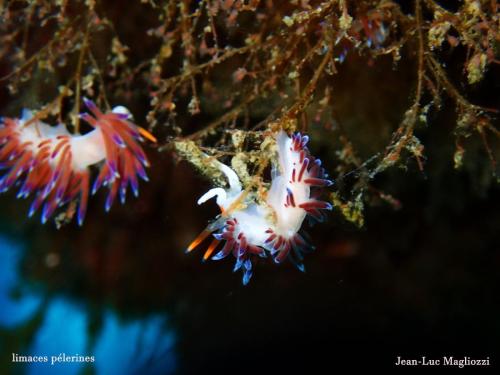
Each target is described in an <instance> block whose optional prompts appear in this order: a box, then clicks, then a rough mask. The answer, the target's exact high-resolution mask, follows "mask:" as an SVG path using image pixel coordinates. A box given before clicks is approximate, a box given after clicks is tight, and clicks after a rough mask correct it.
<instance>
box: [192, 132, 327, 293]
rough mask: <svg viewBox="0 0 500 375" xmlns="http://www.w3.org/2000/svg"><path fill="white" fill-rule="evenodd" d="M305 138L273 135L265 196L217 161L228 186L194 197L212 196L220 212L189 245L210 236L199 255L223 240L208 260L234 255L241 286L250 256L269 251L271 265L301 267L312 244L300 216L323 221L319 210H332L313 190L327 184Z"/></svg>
mask: <svg viewBox="0 0 500 375" xmlns="http://www.w3.org/2000/svg"><path fill="white" fill-rule="evenodd" d="M308 140H309V138H308V137H307V136H302V135H301V134H300V133H296V134H294V135H292V137H289V136H288V135H287V134H286V133H285V132H284V131H280V132H279V133H278V134H277V136H276V144H277V157H276V158H275V160H274V161H273V168H272V173H271V174H272V176H271V186H270V188H269V191H268V192H267V198H266V199H265V200H264V201H263V202H262V200H260V199H257V197H256V196H255V194H253V193H252V192H247V191H244V190H243V189H242V186H241V183H240V181H239V178H238V176H237V175H236V173H235V172H234V171H233V170H232V169H231V168H229V167H228V166H226V165H224V164H222V163H220V162H217V165H218V167H219V169H220V170H221V172H223V173H224V174H225V176H226V177H227V180H228V184H229V187H228V188H227V189H223V188H221V187H217V188H214V189H211V190H209V191H208V192H207V193H205V194H204V195H203V196H202V197H201V198H200V199H199V200H198V204H202V203H205V202H206V201H207V200H209V199H211V198H213V197H215V198H216V202H217V204H218V205H219V206H220V208H221V211H222V213H221V215H220V216H219V217H218V218H217V219H216V220H215V221H214V222H212V223H211V224H210V225H209V226H208V227H207V228H206V229H205V230H204V231H203V232H202V233H201V234H200V235H199V236H198V237H197V238H196V239H195V240H194V241H193V242H192V243H191V245H190V246H189V247H188V249H187V251H191V250H193V249H194V248H196V247H197V246H198V245H199V244H200V243H201V242H202V241H203V240H204V239H205V238H206V237H208V236H209V235H210V234H213V237H214V239H213V240H212V242H211V244H210V245H209V247H208V249H207V251H206V252H205V255H204V257H203V258H204V259H205V260H206V259H208V258H210V257H211V256H212V253H213V252H214V251H215V250H216V248H217V247H218V246H219V243H220V242H225V243H224V245H223V247H222V249H221V250H219V251H218V252H217V253H216V254H215V255H213V256H212V257H211V258H212V259H213V260H219V259H223V258H225V257H226V256H228V255H229V254H232V255H233V256H234V257H235V258H236V264H235V267H234V270H235V271H236V270H239V269H241V270H242V271H243V284H247V283H248V282H249V281H250V278H251V276H252V270H253V266H252V258H253V257H254V256H256V255H257V256H259V257H266V256H267V255H268V254H270V255H271V257H272V258H273V259H274V261H275V262H276V263H281V262H282V261H284V260H285V259H290V260H291V261H292V262H293V263H294V264H295V265H296V266H297V267H298V268H299V269H300V270H302V271H303V270H304V266H303V254H304V253H305V252H308V251H311V250H313V247H312V246H311V245H310V244H309V243H308V242H307V241H306V240H305V239H304V236H303V235H302V234H300V233H299V232H300V230H301V227H302V224H303V221H304V219H305V218H306V217H307V216H308V215H309V216H311V217H312V218H314V219H316V220H318V221H322V220H323V211H324V210H331V209H332V206H331V204H330V203H328V202H324V201H321V200H318V199H316V198H314V197H313V195H312V194H311V192H312V189H315V188H322V187H325V186H330V185H331V184H332V181H330V180H328V179H327V177H328V176H327V175H326V174H325V171H324V169H323V168H322V166H321V162H320V161H319V159H315V158H314V157H313V156H311V155H310V153H309V150H308V149H307V146H306V145H307V142H308Z"/></svg>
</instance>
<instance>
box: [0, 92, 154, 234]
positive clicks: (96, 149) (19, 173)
mask: <svg viewBox="0 0 500 375" xmlns="http://www.w3.org/2000/svg"><path fill="white" fill-rule="evenodd" d="M84 101H85V105H86V107H87V108H88V109H89V111H90V113H91V114H90V113H84V114H81V115H80V118H81V119H83V120H85V121H86V122H87V123H88V124H89V125H90V126H91V127H92V128H93V130H91V131H90V132H88V133H86V134H83V135H81V134H71V133H70V132H69V131H68V130H67V128H66V126H65V125H64V124H58V125H57V126H51V125H49V124H46V123H44V122H42V121H40V120H38V119H37V118H36V117H34V116H33V114H32V112H31V111H29V110H23V114H22V116H21V118H19V119H17V118H2V120H1V121H0V168H1V169H5V170H6V171H7V172H6V173H5V174H4V175H3V176H2V177H1V178H0V192H5V191H7V190H8V189H9V188H10V187H12V186H13V185H16V186H18V187H19V191H18V194H17V197H18V198H27V197H28V196H30V195H33V196H34V200H33V203H32V204H31V207H30V209H29V216H30V217H31V216H33V214H34V213H35V212H36V211H37V210H38V209H39V208H40V207H42V206H43V208H42V215H41V221H42V223H45V222H46V221H47V220H48V219H49V218H50V217H51V216H52V215H53V214H54V212H55V211H56V210H57V209H59V208H61V207H63V206H65V205H67V204H68V203H69V202H72V201H78V210H77V215H76V216H77V221H78V224H79V225H82V223H83V220H84V218H85V213H86V210H87V202H88V198H89V192H90V193H91V194H92V195H93V194H95V192H96V191H97V190H98V189H99V188H100V187H102V186H107V187H108V189H109V193H108V196H107V199H106V203H105V209H106V211H108V210H109V209H110V207H111V205H112V204H113V201H114V200H115V197H116V196H117V194H119V195H120V200H121V202H122V203H124V202H125V197H126V193H127V188H128V186H129V185H130V187H131V188H132V192H133V193H134V195H135V196H137V195H138V192H139V190H138V188H139V187H138V177H139V178H141V179H143V180H145V181H147V180H148V178H147V175H146V172H145V169H144V167H147V166H149V162H148V159H147V157H146V155H145V153H144V150H143V149H142V147H141V145H140V142H143V141H144V138H147V139H149V140H151V141H152V142H155V141H156V140H155V138H154V137H153V136H152V135H151V134H150V133H149V132H147V131H146V130H145V129H142V128H141V127H139V126H137V125H135V124H134V123H132V122H131V114H130V112H129V111H128V110H127V109H126V108H125V107H122V106H118V107H115V108H113V110H112V111H110V112H107V113H103V112H101V111H100V110H99V109H98V108H97V106H96V105H95V104H94V103H93V102H92V101H90V100H88V99H84ZM92 166H96V167H97V168H98V169H99V172H98V175H97V178H96V179H95V181H94V183H93V185H92V189H90V179H91V167H92Z"/></svg>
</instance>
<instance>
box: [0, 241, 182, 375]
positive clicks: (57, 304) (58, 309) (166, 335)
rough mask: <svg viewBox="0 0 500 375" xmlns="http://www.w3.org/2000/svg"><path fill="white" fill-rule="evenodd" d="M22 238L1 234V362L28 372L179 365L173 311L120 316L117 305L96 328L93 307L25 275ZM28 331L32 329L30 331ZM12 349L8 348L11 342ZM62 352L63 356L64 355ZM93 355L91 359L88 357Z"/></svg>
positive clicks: (160, 369)
mask: <svg viewBox="0 0 500 375" xmlns="http://www.w3.org/2000/svg"><path fill="white" fill-rule="evenodd" d="M24 251H26V248H25V247H24V245H23V243H20V242H19V240H14V239H12V238H9V237H7V236H6V235H3V234H0V259H1V261H0V329H1V330H2V333H4V335H5V337H13V338H15V339H12V340H9V341H8V346H9V347H11V348H12V347H13V346H15V345H16V346H18V349H17V351H15V352H11V353H2V355H4V357H5V358H4V359H7V357H10V363H2V366H3V367H2V368H4V369H6V370H7V371H9V372H13V373H26V374H65V375H71V374H81V373H95V374H134V373H144V372H147V373H150V374H154V373H157V374H169V373H173V372H174V371H175V369H176V365H177V363H176V356H175V351H174V345H175V341H176V334H175V331H174V330H173V328H172V326H171V325H170V323H169V319H168V316H166V315H165V314H156V315H150V316H146V317H144V318H141V319H128V320H123V319H120V318H119V316H118V315H117V314H116V313H115V312H114V311H113V310H112V309H110V308H109V309H107V310H106V311H105V312H104V314H103V319H102V323H101V325H100V327H99V329H98V330H97V331H95V330H92V327H91V326H90V324H89V323H90V321H91V319H90V318H89V316H88V314H89V313H88V309H87V308H86V307H85V306H83V305H82V303H81V302H80V303H79V302H76V301H72V300H69V299H68V297H66V296H63V295H57V294H55V295H52V294H51V295H50V297H49V296H48V294H47V293H46V292H45V291H44V290H43V288H42V287H40V286H37V285H33V284H32V283H28V282H26V280H24V279H23V276H22V273H21V272H20V260H21V257H22V255H23V252H24ZM26 331H32V332H33V333H32V334H28V335H26ZM7 349H8V348H7ZM16 354H17V356H19V355H24V356H28V355H30V356H46V357H47V363H20V362H15V361H13V359H14V358H15V357H16ZM61 354H64V355H66V356H78V355H79V356H82V357H85V356H88V357H90V356H93V357H94V362H88V363H86V362H84V360H82V362H74V363H71V362H64V363H61V362H57V361H56V362H55V363H54V364H52V363H51V362H52V356H54V357H58V356H59V355H61ZM61 357H62V356H61ZM89 360H91V359H89Z"/></svg>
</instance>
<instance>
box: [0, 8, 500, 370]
mask: <svg viewBox="0 0 500 375" xmlns="http://www.w3.org/2000/svg"><path fill="white" fill-rule="evenodd" d="M103 3H104V4H105V5H102V7H103V8H104V9H105V11H106V12H107V13H106V14H107V15H108V16H109V18H110V19H113V20H114V22H115V26H116V29H117V30H118V32H119V33H120V35H122V37H123V40H124V41H125V42H124V43H125V44H127V45H131V46H134V45H135V46H141V48H137V51H132V52H130V55H131V57H130V58H131V60H132V61H133V62H134V63H139V62H140V61H142V59H143V58H144V55H146V54H147V52H148V51H150V50H153V49H155V48H157V47H158V46H157V45H156V44H155V43H153V42H148V41H143V39H144V35H143V34H139V33H137V30H135V29H136V27H138V26H134V25H143V24H148V22H150V21H151V19H154V16H155V11H154V10H151V9H149V8H148V9H149V10H148V11H147V12H146V11H145V12H144V13H140V12H139V11H138V7H140V6H141V5H138V4H136V5H134V6H131V7H130V8H127V9H126V10H122V9H121V8H120V7H117V6H116V5H113V4H112V3H113V2H103ZM195 3H196V2H195ZM360 3H361V2H360ZM362 3H370V2H362ZM399 3H404V2H399ZM411 3H412V4H413V3H414V2H411ZM440 3H441V4H451V5H449V6H450V8H449V9H452V10H453V11H455V10H458V9H459V8H458V5H456V4H455V3H457V2H440ZM458 3H460V2H458ZM0 4H3V3H0ZM191 5H192V6H193V7H194V5H193V4H191ZM2 6H3V5H2ZM412 6H413V5H412ZM412 6H408V9H410V10H411V9H413V8H412ZM447 6H448V5H447ZM287 7H288V5H287V6H283V9H281V10H280V12H282V13H283V14H288V13H290V10H289V9H288V8H287ZM402 7H403V10H404V12H406V13H408V12H410V10H408V9H406V8H405V7H404V5H402ZM99 11H102V10H101V9H100V10H99ZM122 11H126V13H127V17H121V12H122ZM280 14H281V13H280ZM424 16H425V14H424ZM246 22H251V20H250V21H246ZM148 25H149V24H148ZM240 26H241V29H242V30H243V31H244V30H245V27H248V28H249V27H250V26H248V24H247V23H245V20H244V19H243V20H241V25H240ZM140 28H141V30H143V29H145V28H146V27H145V26H140ZM238 32H240V31H238ZM238 32H234V34H236V36H234V35H233V34H231V33H228V35H224V34H222V36H220V35H219V37H220V38H221V39H223V40H224V41H225V42H228V44H229V41H233V39H231V38H236V39H242V37H241V36H240V35H239V34H238ZM40 38H42V37H41V36H40ZM109 39H110V38H109V37H107V38H102V40H101V39H100V38H99V36H98V35H96V36H95V38H94V40H93V42H94V44H95V46H96V47H95V48H96V50H99V49H101V50H102V49H104V47H103V46H105V45H107V43H108V42H109ZM31 42H32V43H33V44H34V45H35V46H36V45H37V43H41V42H40V40H38V39H36V40H34V41H31ZM31 42H30V43H31ZM42 42H43V38H42ZM141 43H143V44H141ZM496 43H497V44H498V41H497V42H496ZM410 49H411V48H410ZM0 52H2V51H0ZM7 52H8V51H7ZM7 52H5V51H3V52H2V54H0V55H1V56H2V61H1V62H0V76H4V75H6V74H8V73H9V72H11V71H12V66H13V65H12V62H11V61H10V60H9V59H8V58H6V57H5V56H7V55H8V53H7ZM407 52H408V51H407ZM134 53H136V55H134ZM175 53H176V50H175V48H174V51H173V54H174V60H175ZM177 53H178V51H177ZM466 54H467V52H466V51H465V48H463V49H462V50H458V52H457V51H455V52H450V51H448V50H447V51H445V53H444V55H446V56H445V57H446V62H447V64H448V65H447V66H448V67H449V70H450V75H451V76H452V77H453V78H456V77H461V74H463V72H462V65H463V59H464V56H465V55H466ZM169 56H170V55H169ZM443 59H444V57H443ZM179 60H180V58H179ZM175 63H176V62H175V61H174V62H172V63H171V64H174V65H175ZM177 63H178V61H177ZM239 63H240V62H239V61H236V62H231V63H230V64H226V65H222V66H220V67H219V68H218V70H217V71H216V73H214V75H213V76H211V77H210V78H211V79H213V80H214V82H215V83H218V82H219V81H222V84H221V85H220V86H217V85H215V86H216V88H217V89H219V90H220V92H221V94H220V95H221V97H224V95H226V94H227V92H231V91H232V90H236V89H239V86H238V84H237V83H235V82H234V81H231V80H229V83H228V82H226V81H224V77H225V76H228V77H229V76H231V75H232V74H233V73H234V70H235V68H236V67H237V66H238V64H239ZM168 64H170V62H169V63H168ZM168 64H167V65H168ZM398 64H399V65H398V68H397V69H395V67H394V62H393V60H392V58H391V57H390V56H380V57H378V60H377V61H376V63H374V61H372V60H371V59H370V58H368V57H367V56H366V55H363V54H354V53H353V54H350V55H348V56H347V58H346V60H345V62H344V64H342V65H339V66H337V70H338V71H337V73H336V75H335V76H334V77H333V78H331V80H332V82H333V83H332V87H334V88H335V90H336V91H335V94H336V95H338V99H336V100H335V104H334V105H333V107H334V109H335V112H336V115H338V117H340V118H341V119H342V122H343V126H344V127H345V130H346V132H347V133H348V134H349V136H350V137H351V139H352V141H353V143H354V144H355V145H356V146H357V147H359V149H360V150H361V151H360V155H361V157H362V159H363V160H366V159H368V158H369V157H370V156H371V155H373V154H375V153H376V152H379V151H380V150H384V146H385V145H386V144H387V143H388V142H389V140H390V139H391V132H393V131H394V130H395V129H396V128H397V124H398V121H400V120H401V118H402V117H403V115H404V114H405V111H406V110H407V108H408V106H409V104H411V101H412V94H411V93H412V92H413V91H414V86H411V87H409V85H410V84H409V82H413V81H412V80H414V78H415V77H414V71H415V69H414V68H415V65H416V61H415V56H411V54H410V55H407V56H406V55H404V54H403V57H402V60H401V61H400V62H399V63H398ZM70 65H71V64H70ZM168 66H170V65H168ZM61 75H62V76H63V75H64V74H61ZM59 78H60V77H59ZM328 79H330V78H328ZM325 80H326V79H325ZM457 81H458V79H457ZM231 82H232V83H231ZM328 82H330V81H328ZM135 84H137V87H135V86H134V84H131V87H129V91H127V92H125V93H124V92H121V91H120V93H119V94H117V95H116V96H117V97H118V99H120V100H117V104H125V105H127V106H129V108H130V109H131V111H132V112H133V114H134V117H135V118H136V119H142V121H141V122H142V123H145V122H146V120H144V119H146V118H147V116H148V110H149V107H148V105H149V104H148V103H149V102H148V99H147V96H146V99H144V97H143V96H141V95H140V94H139V93H140V92H141V91H140V90H144V86H141V85H140V83H139V84H138V83H135ZM46 86H47V87H49V88H50V89H54V87H55V86H56V85H55V84H54V83H50V82H49V83H47V82H46V77H45V76H39V75H36V74H35V75H34V78H33V79H32V80H31V81H29V82H28V83H27V84H26V86H25V88H24V90H21V91H20V92H19V93H18V94H17V95H14V94H13V93H12V92H11V91H9V90H8V89H7V87H6V85H3V84H2V86H0V113H2V115H6V116H7V115H8V116H18V115H19V113H20V111H21V109H22V108H23V107H29V106H36V105H37V104H40V103H43V102H45V101H47V100H48V98H47V97H48V96H50V94H49V93H50V92H51V91H50V89H47V87H46ZM458 87H460V89H461V90H463V91H464V92H466V94H467V95H468V98H471V101H472V102H475V103H484V105H485V106H487V107H489V108H494V109H498V108H500V97H499V95H498V92H500V76H499V68H498V64H496V65H495V64H492V65H491V67H490V68H489V69H488V70H487V71H485V72H484V79H483V80H482V81H481V82H480V83H478V84H477V85H475V86H474V87H472V88H470V87H468V86H467V87H465V85H463V86H461V85H460V84H458ZM208 91H210V90H208ZM211 92H212V91H211ZM205 94H206V93H205ZM205 94H204V92H203V91H200V94H199V95H200V96H201V107H202V108H203V111H201V112H200V113H196V114H193V113H189V111H184V112H181V111H180V112H179V113H178V114H176V116H175V122H176V124H181V127H182V131H183V132H184V133H183V134H193V133H195V132H197V131H199V130H200V129H202V128H203V126H205V125H206V124H210V123H211V121H213V120H214V119H217V118H218V116H220V115H221V114H222V115H223V114H224V111H225V110H226V109H225V108H222V107H221V106H216V105H213V103H214V101H222V100H221V99H220V97H219V98H215V99H214V98H213V97H211V96H210V95H208V94H206V97H204V95H205ZM278 96H279V95H278V94H275V95H274V94H269V96H266V97H264V98H263V99H262V100H261V101H259V102H258V103H257V106H256V107H257V108H254V109H255V110H254V111H253V112H251V113H249V114H248V117H247V121H249V123H250V125H248V127H249V128H250V127H251V126H254V125H256V124H260V123H261V122H262V121H263V120H264V118H266V115H267V114H268V113H271V112H272V111H273V105H275V103H276V102H277V100H278V99H277V97H278ZM427 99H428V98H427ZM442 99H443V101H442V103H441V104H440V110H439V111H437V110H436V111H433V110H432V111H431V112H430V114H429V117H428V123H427V124H426V125H425V126H421V127H418V128H416V130H415V134H416V135H417V136H418V137H419V139H420V140H421V141H422V143H423V144H425V162H424V168H423V170H421V169H420V167H419V163H417V161H415V160H414V159H411V160H410V161H408V162H405V163H402V165H398V166H397V167H394V168H388V169H387V170H384V171H383V173H379V174H376V175H375V176H374V177H373V179H372V180H371V181H370V188H369V189H372V190H370V191H375V190H376V191H377V192H383V193H384V194H385V196H389V197H391V199H392V197H395V198H394V200H397V204H394V205H390V204H386V203H384V202H383V201H382V200H380V199H378V200H370V203H368V202H367V203H366V206H365V207H364V209H363V215H364V224H363V225H362V226H361V227H358V226H356V225H354V224H353V223H351V222H349V221H348V220H346V218H345V217H344V216H343V215H342V214H340V213H339V209H338V208H334V210H333V212H332V213H330V214H329V215H328V219H327V220H326V221H325V222H324V223H320V224H316V225H314V226H312V227H307V228H306V230H307V232H308V234H309V235H310V237H311V239H312V243H313V244H314V246H315V247H316V250H315V251H314V252H313V253H311V254H309V255H308V256H307V257H306V259H305V267H306V272H305V273H302V272H299V271H298V270H297V269H296V268H294V267H293V265H292V264H290V263H288V262H287V263H284V264H281V265H279V266H276V265H274V264H272V262H264V261H262V262H259V263H258V264H256V269H255V272H254V276H253V278H252V281H251V282H250V284H249V285H248V286H243V285H242V283H241V275H240V274H239V273H232V272H231V270H232V263H231V262H229V261H219V262H202V261H201V258H202V252H201V251H194V252H193V253H190V254H185V249H186V247H187V246H188V245H189V243H190V242H191V241H192V240H193V239H194V238H195V237H196V236H197V235H198V234H199V232H200V231H201V230H203V228H205V227H206V225H207V223H208V222H209V221H210V220H211V219H213V218H214V217H215V216H216V215H217V213H218V210H217V207H216V205H215V204H213V203H211V204H205V205H203V206H198V205H197V204H196V201H197V199H198V198H199V197H200V196H201V195H202V194H203V193H205V192H206V191H207V190H208V189H210V188H212V187H213V185H212V183H211V182H210V181H209V180H208V179H207V178H206V177H205V176H203V174H202V173H200V171H198V170H196V169H195V168H193V166H192V165H191V164H189V163H188V162H186V161H185V160H181V158H179V157H178V155H177V154H176V153H175V150H173V149H171V148H166V149H165V150H159V149H158V148H156V147H146V146H145V150H146V152H147V154H148V157H149V159H150V161H151V168H149V169H148V176H149V182H148V183H141V186H140V189H141V192H140V195H139V197H138V198H130V199H128V201H127V202H126V204H125V205H120V204H115V205H114V206H113V208H112V209H111V211H110V212H109V213H105V212H104V209H103V206H104V201H105V194H103V193H97V194H96V196H95V197H93V199H91V200H90V201H89V209H88V212H87V216H86V220H85V222H84V224H83V226H82V227H79V226H78V225H77V224H76V223H74V222H71V223H69V224H67V225H63V226H62V227H61V228H56V226H55V225H54V223H53V222H48V223H47V224H45V225H42V224H41V222H40V218H39V217H38V216H35V217H33V218H30V219H28V218H27V213H28V210H29V204H30V202H28V201H26V200H18V199H16V191H14V190H11V191H8V192H6V193H3V194H1V195H0V374H198V373H207V374H211V373H215V372H220V373H236V372H237V373H244V374H245V373H271V372H276V373H284V372H291V373H296V372H306V373H310V372H312V373H315V372H317V371H320V369H323V370H322V371H326V372H328V373H330V372H332V373H333V372H334V371H336V370H354V369H368V370H372V369H393V368H394V363H395V362H396V361H397V357H398V356H401V357H406V358H420V357H421V356H423V355H425V356H426V357H429V358H442V357H443V356H455V357H457V358H458V357H460V358H463V357H464V356H468V357H471V358H478V359H485V358H487V357H488V358H489V359H490V362H491V366H490V367H489V369H497V368H498V367H499V365H498V363H499V361H500V355H499V353H500V320H499V319H498V317H499V316H500V293H499V286H500V272H499V270H500V214H499V210H500V185H499V184H498V173H499V172H498V166H497V165H496V164H494V163H491V162H490V155H489V153H488V150H487V149H485V148H484V147H483V143H482V141H481V139H480V138H478V137H476V138H474V137H470V138H468V140H467V141H466V143H467V151H466V153H465V156H464V161H463V165H462V167H461V168H455V167H456V165H455V164H454V156H456V147H457V144H456V139H455V138H454V136H453V132H454V131H455V124H456V121H457V110H456V108H455V107H454V103H453V102H452V100H450V99H449V98H445V97H443V98H442ZM429 100H430V99H429ZM190 103H191V102H190V101H189V100H187V99H186V98H185V97H180V98H179V99H178V102H177V106H178V107H179V108H181V107H182V108H184V109H185V108H187V107H188V106H189V105H190ZM495 113H498V112H495ZM495 116H497V115H493V116H492V120H493V121H496V124H497V123H498V119H497V118H496V117H495ZM162 120H164V121H167V122H169V123H170V121H171V120H172V119H170V118H169V119H168V120H165V118H162ZM309 120H310V121H309V122H310V127H309V129H308V130H307V133H308V134H309V135H310V144H309V148H310V149H311V152H312V153H313V154H314V155H315V156H318V157H320V158H321V160H322V161H323V166H324V167H325V169H326V170H327V171H328V172H329V174H330V177H331V178H332V179H333V180H334V182H335V184H334V185H333V187H332V188H331V190H332V191H338V192H341V193H342V194H344V195H345V196H348V197H349V199H350V198H352V197H351V196H349V195H348V194H347V193H346V191H350V189H351V188H352V186H353V185H355V184H356V183H357V182H356V181H357V180H358V177H359V175H358V174H356V173H354V174H349V175H348V174H347V173H349V171H350V170H352V171H355V170H357V168H356V166H354V165H347V164H342V165H343V167H345V166H346V165H347V167H346V168H344V169H343V170H342V171H340V170H339V169H338V168H337V167H338V165H339V163H343V162H344V161H345V160H343V159H342V158H341V157H340V156H339V153H341V148H340V147H339V145H338V144H339V141H338V139H339V136H338V133H336V130H335V126H333V128H332V127H329V126H326V122H324V123H323V122H322V121H315V120H314V121H313V120H312V116H310V117H309ZM158 121H159V122H161V121H160V120H158ZM333 123H334V125H335V124H336V122H335V121H333ZM337 126H339V125H338V124H337ZM226 127H227V128H228V129H229V125H227V126H226ZM170 130H171V129H169V130H165V129H163V128H160V127H158V128H156V133H155V134H157V135H158V137H159V138H163V139H170V138H169V137H173V135H172V134H171V132H170ZM169 132H170V133H169ZM210 137H212V138H216V137H215V136H214V135H213V134H211V135H209V136H208V138H209V141H210ZM496 141H497V142H496V143H495V142H492V143H491V148H492V150H493V153H494V154H495V155H498V153H499V152H500V148H499V147H498V138H496ZM208 143H210V142H208ZM212 143H213V144H215V143H217V142H215V141H214V142H212ZM221 148H223V147H221ZM158 151H161V152H158ZM492 164H493V165H492ZM266 173H267V172H266ZM337 189H338V190H337ZM367 189H368V188H367ZM369 189H368V190H369ZM342 194H341V195H342ZM367 201H368V200H367ZM63 353H64V354H65V355H67V356H72V355H82V356H94V359H95V361H94V362H92V363H56V364H54V365H51V364H50V358H51V356H59V355H60V354H63ZM15 354H18V355H42V356H43V355H46V356H48V357H49V363H36V364H27V363H19V362H14V361H13V355H15ZM325 369H326V370H325Z"/></svg>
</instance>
